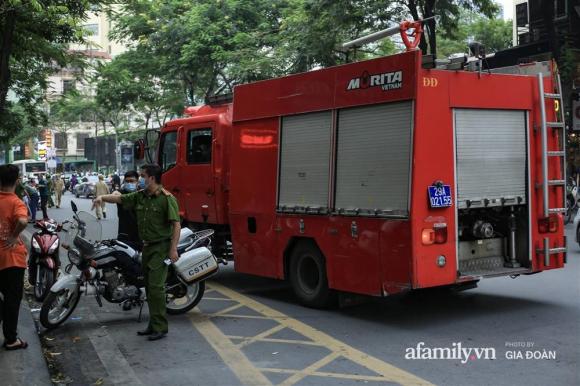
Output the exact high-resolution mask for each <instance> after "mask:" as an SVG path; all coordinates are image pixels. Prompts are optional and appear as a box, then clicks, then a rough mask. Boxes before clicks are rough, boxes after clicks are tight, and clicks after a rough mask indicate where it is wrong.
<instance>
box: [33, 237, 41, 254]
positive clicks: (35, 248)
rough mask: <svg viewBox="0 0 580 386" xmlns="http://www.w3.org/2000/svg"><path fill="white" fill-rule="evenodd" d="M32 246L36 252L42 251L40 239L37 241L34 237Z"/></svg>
mask: <svg viewBox="0 0 580 386" xmlns="http://www.w3.org/2000/svg"><path fill="white" fill-rule="evenodd" d="M32 248H34V250H35V251H36V252H38V253H40V244H38V241H36V239H35V238H33V239H32Z"/></svg>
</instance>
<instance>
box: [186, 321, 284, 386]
mask: <svg viewBox="0 0 580 386" xmlns="http://www.w3.org/2000/svg"><path fill="white" fill-rule="evenodd" d="M189 318H190V320H191V321H192V322H193V325H194V326H195V328H197V330H198V331H199V332H200V334H201V335H202V336H203V337H204V338H205V339H206V340H207V341H208V343H209V344H210V345H211V346H212V347H213V349H214V350H215V351H216V352H217V353H218V355H219V356H220V357H221V358H222V360H223V361H224V363H225V364H226V365H227V366H228V367H229V368H230V369H231V370H232V371H233V372H234V374H235V375H236V377H238V379H239V380H240V382H242V383H243V384H244V385H247V386H250V385H259V386H262V385H266V386H271V385H272V383H271V382H270V381H269V380H268V378H266V376H264V374H262V372H261V371H260V370H258V369H257V368H256V367H255V366H254V365H253V364H252V362H250V360H249V359H248V358H247V357H246V356H245V355H244V353H243V352H242V351H240V350H238V349H237V348H236V346H235V345H234V344H233V343H232V342H231V341H230V340H229V339H228V338H227V337H226V336H225V335H224V334H223V333H222V332H221V331H220V329H219V328H217V327H216V325H215V324H213V323H212V322H211V321H210V320H209V318H208V317H207V316H205V315H202V314H199V313H197V312H190V313H189Z"/></svg>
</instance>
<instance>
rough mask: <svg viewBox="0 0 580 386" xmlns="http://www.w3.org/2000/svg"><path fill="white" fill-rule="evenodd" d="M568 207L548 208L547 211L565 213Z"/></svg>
mask: <svg viewBox="0 0 580 386" xmlns="http://www.w3.org/2000/svg"><path fill="white" fill-rule="evenodd" d="M567 210H568V209H566V208H550V209H549V212H550V213H566V211H567Z"/></svg>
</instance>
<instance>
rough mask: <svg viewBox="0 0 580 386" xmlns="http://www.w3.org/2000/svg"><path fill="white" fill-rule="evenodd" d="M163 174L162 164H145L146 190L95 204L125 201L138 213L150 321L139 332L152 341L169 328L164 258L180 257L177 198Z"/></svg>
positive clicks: (122, 202) (123, 202)
mask: <svg viewBox="0 0 580 386" xmlns="http://www.w3.org/2000/svg"><path fill="white" fill-rule="evenodd" d="M161 174H162V170H161V168H160V167H159V165H144V166H142V167H141V173H140V175H141V178H140V180H139V182H140V184H141V183H142V184H143V185H144V189H143V190H141V191H138V192H135V193H129V194H124V195H118V194H108V195H105V196H100V197H97V198H96V199H95V201H93V207H96V206H98V205H101V203H103V202H110V203H114V204H122V205H123V207H124V208H125V209H134V210H135V213H136V214H137V227H138V230H139V237H140V239H141V240H142V241H143V253H142V256H143V258H142V263H141V264H142V266H143V275H144V276H145V291H146V293H147V305H148V306H149V324H148V325H147V328H146V329H145V330H143V331H139V332H137V334H138V335H146V336H148V339H149V340H158V339H162V338H164V337H165V336H166V335H167V332H168V330H169V325H168V322H167V309H166V304H165V302H166V297H165V280H166V279H167V269H168V266H167V265H166V264H165V262H164V260H165V259H166V258H167V257H169V259H171V261H173V262H176V261H177V260H178V259H179V255H178V254H177V243H178V242H179V235H180V232H181V225H180V224H179V221H180V218H179V207H178V205H177V200H176V199H175V197H174V196H173V195H172V194H171V193H169V192H168V191H167V190H166V189H164V188H163V186H162V185H161Z"/></svg>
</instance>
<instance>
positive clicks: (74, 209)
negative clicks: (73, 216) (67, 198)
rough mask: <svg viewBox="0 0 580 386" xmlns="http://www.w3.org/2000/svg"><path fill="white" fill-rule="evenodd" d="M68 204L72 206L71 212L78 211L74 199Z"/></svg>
mask: <svg viewBox="0 0 580 386" xmlns="http://www.w3.org/2000/svg"><path fill="white" fill-rule="evenodd" d="M70 206H71V207H72V211H73V212H75V213H76V212H78V210H79V209H78V208H77V204H75V202H74V201H71V202H70Z"/></svg>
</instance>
